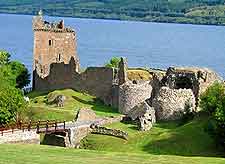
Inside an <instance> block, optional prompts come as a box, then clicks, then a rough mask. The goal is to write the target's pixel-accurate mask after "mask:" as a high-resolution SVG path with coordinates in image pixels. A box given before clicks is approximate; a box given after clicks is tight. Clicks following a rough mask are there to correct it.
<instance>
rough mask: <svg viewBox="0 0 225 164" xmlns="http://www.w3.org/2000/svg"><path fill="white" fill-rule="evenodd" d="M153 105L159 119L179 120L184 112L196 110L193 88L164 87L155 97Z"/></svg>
mask: <svg viewBox="0 0 225 164" xmlns="http://www.w3.org/2000/svg"><path fill="white" fill-rule="evenodd" d="M152 106H153V107H154V109H155V112H156V118H157V120H163V121H168V120H178V119H181V118H182V117H183V115H184V114H186V113H188V112H192V111H195V96H194V94H193V92H192V90H191V89H170V88H169V87H162V88H161V89H160V90H159V93H158V95H157V96H156V97H155V98H154V100H153V102H152Z"/></svg>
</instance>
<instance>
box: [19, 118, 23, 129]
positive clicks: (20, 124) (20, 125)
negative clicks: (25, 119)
mask: <svg viewBox="0 0 225 164" xmlns="http://www.w3.org/2000/svg"><path fill="white" fill-rule="evenodd" d="M19 127H20V129H21V128H22V120H20V122H19Z"/></svg>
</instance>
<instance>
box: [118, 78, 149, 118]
mask: <svg viewBox="0 0 225 164" xmlns="http://www.w3.org/2000/svg"><path fill="white" fill-rule="evenodd" d="M151 92H152V86H151V85H150V83H149V81H145V82H140V83H137V84H133V83H132V82H131V81H128V82H126V83H124V84H123V85H121V86H119V112H120V113H122V114H128V113H129V111H130V110H131V109H132V108H133V107H135V106H136V105H138V104H139V103H141V102H143V101H145V100H147V99H149V98H150V97H151Z"/></svg>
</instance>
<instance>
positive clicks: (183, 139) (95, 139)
mask: <svg viewBox="0 0 225 164" xmlns="http://www.w3.org/2000/svg"><path fill="white" fill-rule="evenodd" d="M207 119H208V117H207V116H201V117H200V116H198V117H196V118H195V119H194V120H193V121H191V122H189V123H186V124H184V125H181V124H180V123H179V122H167V123H166V122H165V123H158V124H156V125H155V126H154V127H153V128H152V129H151V130H150V131H147V132H140V131H137V127H136V125H132V124H123V123H115V124H112V125H109V127H111V128H116V129H121V130H124V131H126V132H128V138H129V139H128V141H126V140H123V139H119V138H115V137H111V136H103V135H95V134H91V135H89V136H88V137H87V138H86V139H84V140H83V147H84V148H86V149H91V150H98V151H112V152H115V151H117V152H126V153H128V152H129V153H130V152H132V153H142V154H155V155H180V156H211V157H213V156H220V155H221V153H220V152H218V150H217V148H216V147H215V143H214V140H213V138H211V137H210V136H209V135H208V134H207V133H206V132H205V131H204V127H205V125H206V122H207Z"/></svg>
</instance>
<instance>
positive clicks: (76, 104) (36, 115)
mask: <svg viewBox="0 0 225 164" xmlns="http://www.w3.org/2000/svg"><path fill="white" fill-rule="evenodd" d="M51 94H55V95H58V94H62V95H65V96H66V101H65V106H64V107H61V108H60V107H57V106H56V105H55V104H49V103H48V102H47V99H48V98H49V95H50V94H49V93H43V92H31V93H29V94H28V95H27V96H28V97H30V98H31V102H30V105H29V109H28V110H27V112H26V116H27V118H28V119H29V120H34V121H37V120H47V119H49V120H60V121H61V120H67V121H68V120H73V119H74V117H75V115H76V113H77V111H78V110H79V109H82V108H89V109H92V110H94V111H95V113H96V114H97V115H98V116H115V115H119V114H118V113H117V109H114V108H111V107H108V106H105V105H104V104H103V103H102V102H101V101H99V100H96V98H95V97H93V96H90V95H88V94H85V93H79V92H76V91H73V90H71V89H65V90H57V91H54V92H51Z"/></svg>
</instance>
